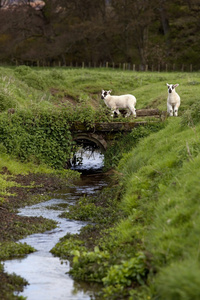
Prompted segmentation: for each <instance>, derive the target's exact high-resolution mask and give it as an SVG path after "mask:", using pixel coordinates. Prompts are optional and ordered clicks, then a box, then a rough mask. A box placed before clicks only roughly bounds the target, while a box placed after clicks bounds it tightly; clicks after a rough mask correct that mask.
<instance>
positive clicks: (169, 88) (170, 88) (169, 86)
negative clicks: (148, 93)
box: [168, 84, 175, 93]
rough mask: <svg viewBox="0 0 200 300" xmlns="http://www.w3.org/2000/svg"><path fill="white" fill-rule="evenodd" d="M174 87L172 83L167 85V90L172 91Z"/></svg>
mask: <svg viewBox="0 0 200 300" xmlns="http://www.w3.org/2000/svg"><path fill="white" fill-rule="evenodd" d="M174 89H175V86H174V85H173V84H170V85H168V92H169V93H172V91H173V90H174Z"/></svg>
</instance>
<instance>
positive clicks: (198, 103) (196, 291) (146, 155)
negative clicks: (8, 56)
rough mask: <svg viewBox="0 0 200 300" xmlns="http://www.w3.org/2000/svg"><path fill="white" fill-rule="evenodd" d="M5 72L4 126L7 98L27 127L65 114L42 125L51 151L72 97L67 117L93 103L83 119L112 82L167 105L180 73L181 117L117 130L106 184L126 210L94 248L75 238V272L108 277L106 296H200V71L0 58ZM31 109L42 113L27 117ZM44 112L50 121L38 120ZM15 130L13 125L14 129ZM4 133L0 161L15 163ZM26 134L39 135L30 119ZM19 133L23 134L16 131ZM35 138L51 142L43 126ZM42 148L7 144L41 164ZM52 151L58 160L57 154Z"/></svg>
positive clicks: (184, 299)
mask: <svg viewBox="0 0 200 300" xmlns="http://www.w3.org/2000/svg"><path fill="white" fill-rule="evenodd" d="M0 72H1V77H0V91H1V93H0V110H1V114H0V129H1V130H2V128H4V127H3V125H4V124H5V123H4V122H5V120H6V122H8V123H6V124H7V125H6V126H7V127H6V128H9V130H10V128H11V127H10V123H9V122H10V119H9V118H10V114H8V109H9V108H15V113H14V114H13V115H12V122H13V124H14V125H16V124H18V123H19V122H18V121H17V120H18V118H19V120H20V122H21V123H20V124H24V123H23V122H22V120H24V119H23V118H24V116H26V122H25V124H26V127H27V128H29V127H31V126H33V124H37V126H38V127H37V128H38V129H39V130H43V129H44V127H45V126H46V127H48V124H50V125H52V124H53V122H54V121H55V118H57V119H59V117H58V116H60V121H58V123H56V127H57V129H56V128H55V127H54V128H52V131H51V132H49V133H48V130H46V129H45V130H46V131H42V132H45V134H46V136H45V137H46V139H47V140H49V141H50V146H49V148H50V149H52V147H51V142H52V143H53V145H54V146H55V151H54V152H53V155H56V154H55V153H56V151H57V150H58V148H57V144H58V143H57V142H56V141H57V140H58V139H57V134H58V133H59V137H60V136H62V135H63V132H64V134H65V133H66V132H65V129H64V128H63V127H62V126H61V123H62V122H63V120H64V119H66V118H68V114H69V113H71V111H70V109H69V108H70V107H71V106H73V107H74V106H76V109H75V110H74V111H75V114H74V115H73V117H70V118H68V121H67V122H70V120H71V121H73V120H74V119H75V118H79V117H80V114H81V112H82V111H83V110H84V108H87V110H88V107H89V108H90V110H89V111H90V114H86V113H84V114H83V115H82V118H83V120H85V119H86V118H87V120H88V121H90V122H92V121H94V120H95V118H96V119H97V120H98V118H99V116H100V115H99V114H97V108H98V109H99V110H101V107H104V104H102V102H101V101H102V100H101V99H100V92H101V89H112V90H113V94H123V93H133V94H134V95H135V96H136V98H137V108H138V109H140V108H145V107H149V108H159V109H161V110H166V98H167V86H166V83H167V82H168V83H179V87H178V88H177V89H176V91H177V92H178V93H179V95H180V96H181V107H180V113H179V117H178V118H174V117H172V118H168V119H167V120H166V122H165V123H164V126H163V127H162V128H157V129H156V130H153V129H150V128H147V129H141V130H140V131H137V130H136V131H133V132H132V133H131V134H130V135H129V136H128V137H127V138H126V139H125V137H124V139H123V137H121V138H120V140H119V141H118V142H119V143H118V144H117V151H118V153H117V152H115V151H116V148H115V145H114V146H113V148H112V149H110V150H109V151H110V152H108V154H106V155H107V158H106V159H107V160H109V163H110V165H111V166H112V165H115V166H116V161H117V167H116V175H115V180H116V182H117V187H116V189H117V193H116V196H115V198H114V193H113V194H109V202H110V201H112V200H113V203H115V206H116V207H117V206H118V207H117V209H118V211H119V212H120V213H119V215H120V218H118V220H117V222H116V223H115V224H114V226H112V228H109V229H106V231H105V232H104V234H103V235H102V238H101V239H99V240H97V241H96V247H95V249H94V251H90V252H88V250H87V249H85V248H84V249H83V248H82V247H80V248H77V249H76V247H75V251H74V252H73V256H74V262H73V269H72V273H73V276H75V277H78V276H82V277H81V279H87V280H90V281H98V282H101V283H103V284H104V289H103V294H102V295H101V297H100V298H101V299H109V300H111V299H117V300H119V299H129V300H135V299H145V300H146V299H155V300H157V299H161V300H162V299H163V300H166V299H167V300H168V299H169V300H190V299H191V300H196V299H200V288H199V286H200V256H199V235H200V218H199V216H200V204H199V203H200V202H199V199H200V98H199V95H200V74H199V73H140V72H139V73H137V72H131V71H124V72H123V71H119V70H106V69H91V70H89V69H64V68H63V69H40V68H34V69H30V68H27V67H24V66H23V67H17V68H1V69H0ZM1 103H2V104H1ZM24 111H26V113H25V114H24ZM22 112H23V113H22ZM27 112H28V114H29V117H30V119H31V118H32V117H33V116H34V118H33V120H34V122H36V123H30V124H31V125H30V124H29V125H30V126H28V123H27V118H28V117H27ZM61 112H62V114H61V115H60V113H61ZM77 112H78V113H77ZM101 112H102V114H103V113H104V110H103V109H102V110H101ZM38 116H39V118H38ZM43 116H45V118H46V119H45V120H46V121H45V122H46V123H45V126H44V124H43V123H42V122H41V120H43ZM52 116H53V117H52ZM56 116H57V117H56ZM89 118H90V119H89ZM57 119H56V120H57ZM31 120H32V119H31ZM38 120H39V121H38ZM12 122H11V123H12ZM37 122H38V123H37ZM67 122H66V123H65V124H66V126H67V124H68V123H67ZM20 126H22V125H20ZM22 127H23V126H22ZM22 127H19V130H21V129H20V128H22ZM46 127H45V128H46ZM31 128H32V127H31ZM12 130H13V131H11V132H10V131H7V132H10V134H11V136H12V134H13V132H14V129H12ZM7 132H6V135H7ZM52 132H56V136H55V140H54V139H52V140H51V139H50V136H52ZM3 133H4V132H3V131H1V140H0V142H1V144H0V153H3V154H2V155H1V161H0V162H1V163H0V168H1V169H2V168H3V167H5V166H6V167H8V168H9V169H10V171H11V172H14V171H13V170H12V168H11V165H12V164H11V160H13V158H10V156H9V155H8V149H11V148H12V147H13V146H12V145H10V143H8V139H6V138H5V136H4V138H5V139H4V140H3V139H2V136H3ZM37 133H38V130H37ZM23 134H24V135H23V136H24V139H23V141H22V140H20V143H21V144H20V145H22V146H23V145H24V144H26V143H28V142H27V141H30V140H31V138H33V137H35V131H33V132H31V131H30V128H29V129H27V131H26V132H25V133H23ZM68 134H69V133H68ZM42 135H43V133H42ZM25 136H26V138H25ZM14 138H15V139H16V144H18V141H19V140H18V138H17V133H15V135H14ZM69 139H70V136H69ZM5 141H6V142H5ZM34 141H35V140H34ZM36 141H37V142H38V144H39V143H41V144H42V143H44V144H42V145H44V146H45V147H46V144H45V141H44V140H43V139H42V138H41V136H40V135H39V137H38V140H36ZM28 145H29V147H25V148H24V146H23V147H22V148H20V149H24V153H25V154H26V153H27V152H26V149H30V145H31V143H28ZM65 146H66V148H67V147H68V145H65ZM128 146H129V147H128ZM9 147H10V148H9ZM13 148H14V147H13ZM41 148H42V147H41ZM43 149H44V148H42V149H41V151H40V152H38V153H37V156H33V152H31V150H27V151H30V152H29V154H30V155H29V156H26V155H25V154H24V156H22V157H20V155H19V153H21V152H20V151H21V150H20V151H19V152H12V151H10V154H12V155H14V157H15V161H16V160H17V159H18V160H19V159H21V158H23V161H24V162H26V164H31V163H32V164H33V163H34V165H35V166H37V168H39V167H40V166H43V165H44V164H45V163H46V164H47V165H51V161H47V160H45V156H44V155H43V154H44V153H43ZM45 149H46V148H45ZM53 149H54V148H53ZM61 150H62V149H61V148H59V151H61ZM34 151H35V150H34ZM63 151H64V150H63ZM127 151H128V152H127ZM60 153H61V154H62V153H63V152H62V151H61V152H60ZM116 157H117V159H116ZM55 158H56V160H58V161H59V157H58V156H53V160H55ZM114 161H115V164H114ZM112 162H113V164H112ZM17 163H19V162H18V161H17ZM20 164H21V163H20ZM22 165H23V166H24V165H25V164H24V163H23V164H22ZM60 165H62V164H60ZM60 165H59V166H60ZM53 167H55V166H53ZM4 179H5V178H4ZM112 197H113V198H112ZM117 203H118V204H117ZM83 204H84V203H83ZM83 204H82V205H83ZM86 206H87V205H86ZM89 207H91V205H90V206H89V205H88V206H87V207H86V208H89ZM92 207H93V206H92ZM109 212H110V211H109ZM63 243H66V241H64V242H63ZM75 246H76V245H75ZM65 247H67V244H66V245H65ZM65 247H63V249H64V248H65ZM61 248H62V247H61ZM61 254H62V253H61Z"/></svg>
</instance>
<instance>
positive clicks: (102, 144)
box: [73, 133, 107, 152]
mask: <svg viewBox="0 0 200 300" xmlns="http://www.w3.org/2000/svg"><path fill="white" fill-rule="evenodd" d="M73 139H74V141H75V142H77V143H80V144H83V145H86V146H87V145H88V146H89V145H90V146H92V144H93V145H94V144H95V145H96V146H97V148H99V149H100V150H101V152H105V151H106V149H107V142H106V140H105V139H104V138H103V136H102V135H98V134H95V133H78V134H76V135H75V136H74V138H73Z"/></svg>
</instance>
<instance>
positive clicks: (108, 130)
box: [71, 109, 166, 151]
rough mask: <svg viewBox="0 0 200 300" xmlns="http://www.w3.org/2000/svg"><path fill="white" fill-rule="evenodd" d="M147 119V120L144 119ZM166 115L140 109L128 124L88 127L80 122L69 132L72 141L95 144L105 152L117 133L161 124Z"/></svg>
mask: <svg viewBox="0 0 200 300" xmlns="http://www.w3.org/2000/svg"><path fill="white" fill-rule="evenodd" d="M146 117H148V120H145V118H146ZM165 117H166V114H165V113H163V112H161V111H159V110H158V109H141V110H137V118H134V120H133V121H130V122H127V121H126V122H117V121H114V122H96V123H94V124H92V126H88V125H86V124H84V123H81V122H76V123H73V124H72V126H71V131H72V132H73V137H74V140H75V141H77V142H79V143H82V144H85V145H90V143H95V144H96V145H97V146H98V147H100V148H101V149H102V150H103V151H105V150H106V148H107V144H108V142H109V141H110V140H112V139H113V137H114V136H115V135H116V134H117V133H118V132H129V131H132V129H133V128H135V127H138V126H142V125H145V124H147V123H149V122H150V123H151V122H161V121H163V120H164V119H165Z"/></svg>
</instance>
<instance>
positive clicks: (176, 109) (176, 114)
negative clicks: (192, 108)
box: [174, 105, 179, 117]
mask: <svg viewBox="0 0 200 300" xmlns="http://www.w3.org/2000/svg"><path fill="white" fill-rule="evenodd" d="M178 108H179V105H175V107H174V116H175V117H178Z"/></svg>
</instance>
